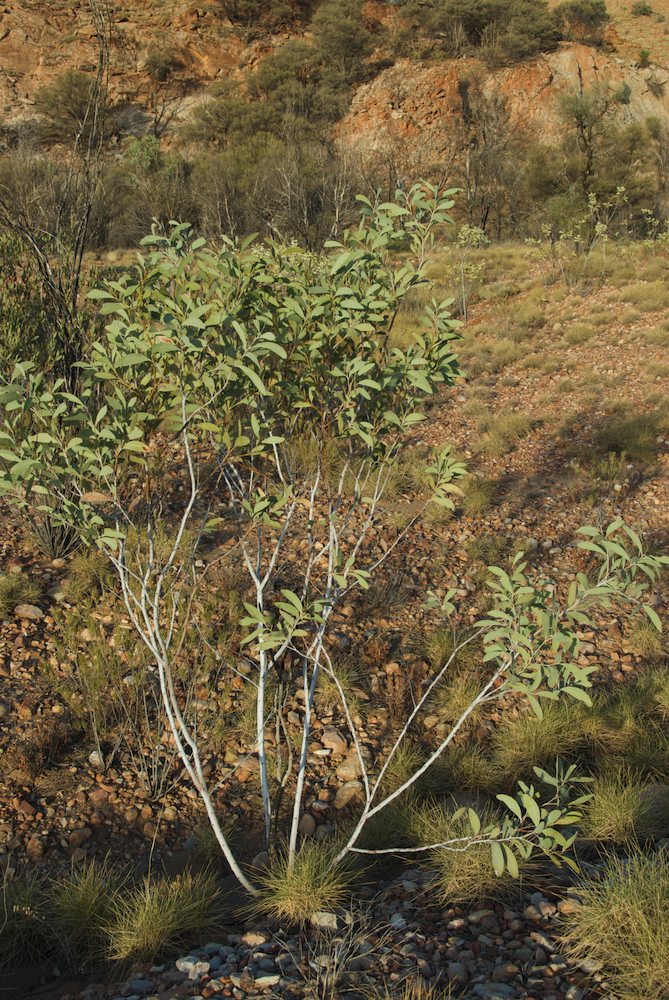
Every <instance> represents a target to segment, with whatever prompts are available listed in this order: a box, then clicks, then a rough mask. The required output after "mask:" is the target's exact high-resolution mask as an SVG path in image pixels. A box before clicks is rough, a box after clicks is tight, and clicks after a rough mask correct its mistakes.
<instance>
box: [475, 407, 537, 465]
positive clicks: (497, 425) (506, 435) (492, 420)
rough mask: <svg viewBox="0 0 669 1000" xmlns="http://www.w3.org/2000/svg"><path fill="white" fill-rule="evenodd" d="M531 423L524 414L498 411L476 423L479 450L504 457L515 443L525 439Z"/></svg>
mask: <svg viewBox="0 0 669 1000" xmlns="http://www.w3.org/2000/svg"><path fill="white" fill-rule="evenodd" d="M532 426H533V421H532V419H531V418H530V417H528V416H526V415H525V414H524V413H514V412H513V410H508V411H504V410H500V411H499V412H498V413H493V414H491V415H490V416H487V417H484V418H483V419H482V420H479V422H478V428H477V429H478V431H479V433H480V434H481V435H482V436H481V450H482V451H484V452H486V454H488V455H495V456H498V457H500V456H502V455H506V454H507V453H508V452H509V451H511V449H512V448H513V446H514V445H515V444H516V442H518V441H520V439H521V438H524V437H527V435H528V434H529V433H530V431H531V430H532Z"/></svg>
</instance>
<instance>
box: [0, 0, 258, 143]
mask: <svg viewBox="0 0 669 1000" xmlns="http://www.w3.org/2000/svg"><path fill="white" fill-rule="evenodd" d="M112 7H113V30H112V48H113V57H112V60H111V81H110V86H111V90H112V94H113V96H114V98H115V99H118V100H125V101H130V102H132V101H135V100H137V101H141V99H142V95H143V93H144V91H145V90H146V88H147V86H148V84H149V80H148V76H147V73H146V71H145V68H144V64H145V60H146V56H147V53H148V52H149V51H151V50H152V49H158V50H164V49H167V48H169V49H170V50H173V51H174V52H175V53H176V54H177V55H178V57H179V59H180V61H181V62H182V64H183V73H184V75H185V76H187V77H188V79H189V80H190V81H192V84H193V91H194V93H197V91H198V89H200V88H202V87H203V86H205V85H206V84H207V83H209V82H211V81H212V80H215V79H217V78H218V77H226V76H234V75H240V74H241V73H242V72H243V70H244V68H245V66H247V65H252V64H253V62H254V61H256V60H257V59H258V58H259V57H260V56H261V55H262V53H263V51H266V50H267V49H268V46H269V45H270V44H271V41H272V40H271V39H267V40H263V42H262V43H261V42H255V43H254V44H252V45H246V43H245V42H244V41H243V40H242V38H240V37H239V35H238V34H237V33H236V32H235V31H233V29H232V27H231V25H230V24H229V23H227V22H226V21H225V20H222V19H221V18H220V17H218V16H217V15H216V14H215V12H214V11H213V8H212V9H209V10H208V9H207V8H206V7H204V6H199V5H197V4H194V3H192V2H188V0H163V2H157V0H125V2H124V3H123V4H112ZM96 58H97V42H96V35H95V31H94V28H93V24H92V21H91V17H90V12H89V9H88V4H87V3H86V2H85V0H70V2H66V0H54V2H51V0H18V2H15V3H11V4H4V5H1V4H0V107H1V108H2V114H3V117H4V120H5V121H6V122H10V123H11V122H15V121H19V120H21V119H22V118H26V117H29V116H30V113H31V105H32V102H33V100H34V97H35V93H36V92H37V90H38V89H39V88H40V87H41V86H43V85H44V84H45V83H49V82H50V81H51V80H53V79H54V78H55V77H57V76H58V75H59V74H60V73H62V72H63V71H64V70H66V69H80V70H87V69H91V68H93V67H94V66H95V63H96Z"/></svg>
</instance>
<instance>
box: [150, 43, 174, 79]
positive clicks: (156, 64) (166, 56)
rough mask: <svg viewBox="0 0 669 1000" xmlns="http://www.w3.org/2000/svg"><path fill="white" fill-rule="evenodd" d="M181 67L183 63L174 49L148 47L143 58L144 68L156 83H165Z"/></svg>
mask: <svg viewBox="0 0 669 1000" xmlns="http://www.w3.org/2000/svg"><path fill="white" fill-rule="evenodd" d="M182 68H183V63H182V61H181V59H180V57H179V55H178V53H176V52H175V51H174V49H169V48H167V49H162V48H161V49H150V50H149V51H148V53H147V55H146V59H145V60H144V69H145V70H146V72H147V73H148V74H149V76H150V77H151V79H152V80H155V81H156V83H166V82H167V80H169V79H170V77H171V76H172V75H173V74H174V73H176V72H177V71H178V70H180V69H182Z"/></svg>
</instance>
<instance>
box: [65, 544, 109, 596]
mask: <svg viewBox="0 0 669 1000" xmlns="http://www.w3.org/2000/svg"><path fill="white" fill-rule="evenodd" d="M111 580H112V571H111V568H110V566H109V560H108V559H107V558H106V557H105V556H104V554H103V553H102V552H99V551H98V550H97V549H90V550H83V551H81V552H77V553H76V555H75V556H73V558H72V561H71V562H70V567H69V572H68V575H67V597H68V600H70V601H74V602H76V603H79V602H81V601H87V600H90V599H91V598H92V597H97V596H98V595H99V594H101V593H102V591H103V590H104V589H105V588H106V587H108V586H109V585H110V584H111Z"/></svg>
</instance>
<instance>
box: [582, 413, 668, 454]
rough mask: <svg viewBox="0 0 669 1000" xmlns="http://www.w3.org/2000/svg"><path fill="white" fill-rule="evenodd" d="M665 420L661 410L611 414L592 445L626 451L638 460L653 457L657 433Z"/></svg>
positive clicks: (605, 449) (610, 450) (613, 450)
mask: <svg viewBox="0 0 669 1000" xmlns="http://www.w3.org/2000/svg"><path fill="white" fill-rule="evenodd" d="M666 423H667V415H666V414H665V413H662V412H657V413H642V414H639V415H638V416H634V417H625V416H622V415H617V414H614V415H612V416H611V417H610V418H609V419H608V420H607V421H606V422H605V423H604V424H603V425H602V426H601V427H600V428H599V430H598V432H597V434H596V436H595V446H596V447H597V449H598V450H599V451H600V452H616V453H617V454H623V453H624V454H625V455H626V456H628V458H629V459H631V460H633V461H637V462H649V461H652V460H653V459H654V458H655V456H656V455H657V449H658V445H657V437H658V434H659V433H661V432H662V431H663V429H664V427H665V425H666Z"/></svg>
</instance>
